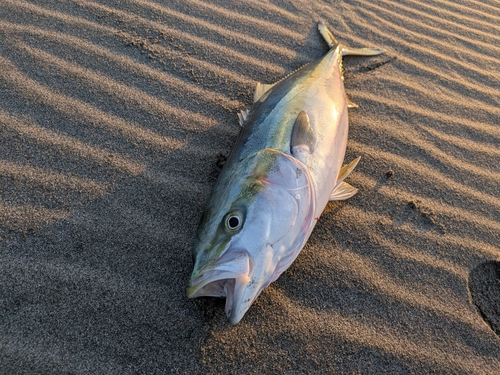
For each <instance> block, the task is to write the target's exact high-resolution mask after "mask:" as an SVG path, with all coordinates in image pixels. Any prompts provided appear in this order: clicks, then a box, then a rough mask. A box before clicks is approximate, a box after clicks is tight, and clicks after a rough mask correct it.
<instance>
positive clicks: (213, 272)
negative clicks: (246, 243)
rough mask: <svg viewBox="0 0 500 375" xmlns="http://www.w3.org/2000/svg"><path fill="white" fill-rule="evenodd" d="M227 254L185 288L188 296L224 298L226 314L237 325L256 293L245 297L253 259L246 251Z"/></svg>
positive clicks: (195, 276)
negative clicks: (250, 296)
mask: <svg viewBox="0 0 500 375" xmlns="http://www.w3.org/2000/svg"><path fill="white" fill-rule="evenodd" d="M226 254H228V253H226ZM226 254H225V255H223V256H222V257H221V258H220V259H219V260H218V261H217V262H216V263H215V264H213V265H212V266H210V267H205V268H203V269H202V270H201V271H200V272H201V274H199V275H194V278H192V279H191V282H190V283H189V287H188V288H187V296H188V297H189V298H197V297H226V306H225V311H226V316H227V318H228V319H229V321H230V322H231V324H236V323H238V322H239V321H240V320H241V318H242V317H243V315H244V314H245V312H246V311H247V310H248V308H249V307H250V306H251V304H252V302H253V301H254V300H255V298H256V297H257V296H255V297H254V298H245V296H247V295H248V293H247V292H246V291H247V289H248V285H249V284H250V283H251V279H250V277H249V275H250V274H251V271H252V261H251V258H250V256H249V254H248V253H247V252H246V251H244V252H238V253H236V254H235V252H230V253H229V254H230V256H231V258H229V257H228V256H226ZM252 297H253V296H252Z"/></svg>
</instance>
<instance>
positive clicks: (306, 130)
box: [290, 109, 316, 160]
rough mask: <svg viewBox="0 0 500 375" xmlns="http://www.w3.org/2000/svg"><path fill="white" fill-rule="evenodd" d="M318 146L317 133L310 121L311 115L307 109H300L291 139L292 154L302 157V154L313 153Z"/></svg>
mask: <svg viewBox="0 0 500 375" xmlns="http://www.w3.org/2000/svg"><path fill="white" fill-rule="evenodd" d="M315 146H316V135H315V134H314V130H313V129H312V127H311V123H310V122H309V116H308V115H307V112H306V110H305V109H303V110H302V111H300V113H299V115H298V116H297V119H296V120H295V124H294V125H293V129H292V136H291V139H290V151H291V153H292V155H294V156H295V157H297V158H298V159H299V160H300V159H301V157H300V155H303V154H304V153H308V154H310V153H312V152H313V151H314V148H315Z"/></svg>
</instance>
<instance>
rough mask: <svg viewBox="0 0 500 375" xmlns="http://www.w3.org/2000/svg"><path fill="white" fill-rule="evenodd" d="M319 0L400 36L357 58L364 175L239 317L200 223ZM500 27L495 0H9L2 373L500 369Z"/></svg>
mask: <svg viewBox="0 0 500 375" xmlns="http://www.w3.org/2000/svg"><path fill="white" fill-rule="evenodd" d="M319 20H322V21H323V22H325V23H326V24H327V25H328V26H329V27H330V29H331V30H332V31H333V32H334V34H335V35H336V37H337V38H338V39H339V40H340V41H342V42H344V43H346V44H349V45H352V46H373V47H381V48H385V49H386V50H387V52H386V54H384V55H381V56H378V57H373V58H346V61H345V72H346V80H345V84H346V89H347V92H348V93H349V95H350V97H351V99H352V100H353V101H354V102H356V103H357V104H358V105H359V108H357V109H352V110H350V125H351V127H350V136H349V142H348V149H347V155H346V161H347V162H348V161H350V160H352V159H353V158H355V157H356V156H361V157H362V158H361V162H360V164H359V165H358V167H357V168H356V170H355V171H354V172H353V173H352V175H351V176H350V177H349V183H350V184H352V185H353V186H356V187H357V188H359V193H358V195H356V196H355V197H354V198H352V199H350V200H348V201H344V202H335V203H330V204H329V205H328V206H327V207H326V209H325V211H324V213H323V215H322V217H321V218H320V221H319V223H318V225H317V226H316V228H315V230H314V232H313V234H312V235H311V238H310V240H309V242H308V243H307V245H306V246H305V248H304V249H303V251H302V253H301V254H300V255H299V257H298V258H297V260H296V261H295V263H294V264H293V265H292V266H291V267H290V268H289V270H287V271H286V272H285V273H284V274H283V275H282V276H281V278H280V279H279V280H278V281H276V282H275V283H273V284H272V285H271V286H270V287H268V288H267V289H266V290H265V291H264V292H263V293H262V295H261V296H260V297H259V298H258V299H257V301H256V302H255V304H254V305H253V306H252V308H251V309H250V310H249V311H248V313H247V314H246V316H245V317H244V319H243V320H242V321H241V323H239V324H238V325H237V326H234V327H233V326H230V325H229V324H228V323H227V321H226V318H225V316H224V301H223V300H219V299H213V298H204V299H196V300H190V299H187V298H186V297H185V288H186V285H187V282H188V279H189V276H190V272H191V269H192V260H191V246H192V243H193V239H194V235H195V231H196V227H197V224H198V220H199V218H200V215H201V212H202V210H203V207H204V204H205V200H206V198H207V196H208V194H209V192H210V189H211V187H212V186H213V184H214V182H215V179H216V177H217V174H218V172H219V170H218V167H217V162H218V159H219V154H221V153H222V154H225V153H227V152H228V151H229V150H230V149H231V146H232V144H233V143H234V141H235V138H236V136H237V134H238V131H239V127H238V122H237V112H238V111H239V110H241V109H244V108H248V107H249V106H250V104H251V98H252V94H253V89H254V87H255V84H256V82H258V81H260V82H266V83H272V82H274V81H276V80H278V79H279V78H281V77H282V76H283V75H285V74H287V73H289V72H291V71H293V70H294V69H297V68H298V67H300V66H301V65H303V64H304V63H306V62H308V61H311V60H313V59H316V58H318V57H320V56H322V55H323V54H324V53H325V52H326V46H325V45H324V43H323V42H322V40H321V37H320V36H319V34H318V33H317V31H316V27H315V24H316V22H317V21H319ZM499 45H500V4H499V3H498V2H497V1H494V0H482V1H474V2H469V1H455V2H449V1H444V0H437V1H433V2H424V1H420V0H410V1H407V2H404V3H399V2H391V1H388V0H381V1H378V2H372V1H369V0H358V1H316V0H311V1H306V0H295V1H286V0H268V1H257V0H249V1H244V2H243V1H236V0H232V1H226V0H224V1H223V0H206V1H200V0H169V1H159V0H156V1H155V0H128V1H120V2H116V1H112V0H102V1H95V2H93V1H85V0H75V1H70V0H67V1H50V0H44V1H42V0H2V1H1V2H0V373H1V374H28V373H29V374H66V373H71V374H163V373H179V374H281V373H283V374H326V373H362V374H366V373H403V374H408V373H429V372H433V373H440V374H446V373H450V374H451V373H453V374H459V373H460V374H498V372H499V371H500V370H499V369H500V338H499V336H498V335H499V334H500V311H499V309H500V307H499V306H500V302H499V301H500V247H499V245H498V244H499V239H500V235H499V233H500V188H499V183H498V181H499V180H500V148H499V147H498V145H499V142H500V127H499V118H500V109H499V108H500V96H499V89H500V71H499V66H500V65H499V56H500V47H499ZM495 331H496V333H495Z"/></svg>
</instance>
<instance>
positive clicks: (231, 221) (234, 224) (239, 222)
mask: <svg viewBox="0 0 500 375" xmlns="http://www.w3.org/2000/svg"><path fill="white" fill-rule="evenodd" d="M224 226H225V228H226V229H227V230H229V231H231V232H233V231H236V230H238V229H240V228H241V227H242V226H243V215H242V214H241V212H239V211H234V212H230V213H228V214H227V215H226V219H225V221H224Z"/></svg>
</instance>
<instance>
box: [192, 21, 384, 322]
mask: <svg viewBox="0 0 500 375" xmlns="http://www.w3.org/2000/svg"><path fill="white" fill-rule="evenodd" d="M318 29H319V31H320V32H321V34H322V35H323V37H324V38H325V41H326V42H327V43H328V45H329V46H330V50H329V52H328V53H327V54H326V55H325V56H324V57H323V58H321V59H318V60H316V61H314V62H312V63H310V64H308V65H306V66H304V67H302V68H301V69H299V70H297V71H295V72H294V73H292V74H290V75H289V76H287V77H285V78H284V79H282V80H280V81H278V82H277V83H275V84H272V85H262V84H258V85H257V88H256V90H255V95H254V104H253V106H252V108H251V109H250V110H247V111H243V112H242V113H241V114H240V124H241V125H242V129H241V132H240V134H239V136H238V139H237V141H236V144H235V145H234V147H233V149H232V151H231V154H230V155H229V157H228V159H227V161H226V163H225V165H224V167H223V170H222V171H221V174H220V175H219V178H218V180H217V182H216V184H215V186H214V188H213V190H212V192H211V194H210V197H209V199H208V201H207V204H206V207H205V211H204V212H203V215H202V218H201V221H200V225H199V227H198V230H197V234H196V238H195V244H194V248H193V259H194V269H193V273H192V276H191V280H190V283H189V287H188V289H187V295H188V297H190V298H194V297H201V296H213V297H226V315H227V317H228V319H229V321H230V322H231V323H232V324H236V323H238V322H239V321H240V320H241V318H242V317H243V315H244V314H245V312H246V311H247V310H248V308H249V307H250V306H251V304H252V303H253V301H254V300H255V299H256V298H257V297H258V295H259V294H260V293H261V291H262V290H263V289H264V288H265V287H267V286H268V285H269V284H270V283H271V282H273V281H275V280H276V279H277V278H278V277H279V276H280V275H281V273H283V271H285V270H286V269H287V268H288V267H289V266H290V265H291V263H292V262H293V260H294V259H295V258H296V257H297V255H298V254H299V252H300V250H302V248H303V247H304V245H305V243H306V241H307V239H308V238H309V235H310V234H311V232H312V230H313V228H314V226H315V224H316V222H317V220H318V218H319V217H320V215H321V213H322V211H323V210H324V208H325V206H326V204H327V203H328V201H329V200H340V199H347V198H349V197H351V196H353V195H354V194H356V192H357V189H355V188H353V187H352V186H350V185H349V184H347V183H346V182H344V181H343V180H344V178H345V177H346V176H347V175H348V174H349V173H350V172H351V171H352V169H353V168H354V167H355V166H356V164H357V162H358V160H359V158H358V159H356V160H354V161H353V162H352V163H350V164H349V165H347V166H345V167H342V163H343V160H344V154H345V150H346V145H347V134H348V115H347V108H348V106H352V103H351V102H350V101H349V99H348V98H347V96H346V93H345V90H344V84H343V76H342V56H343V55H346V54H354V55H367V56H371V55H377V54H380V53H383V52H384V51H383V50H380V49H369V48H361V49H351V48H347V47H345V46H342V45H341V44H339V43H338V42H337V41H336V40H335V38H334V37H333V35H332V34H331V33H330V32H329V31H328V30H327V29H326V27H325V26H324V25H323V24H322V23H320V24H319V26H318Z"/></svg>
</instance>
